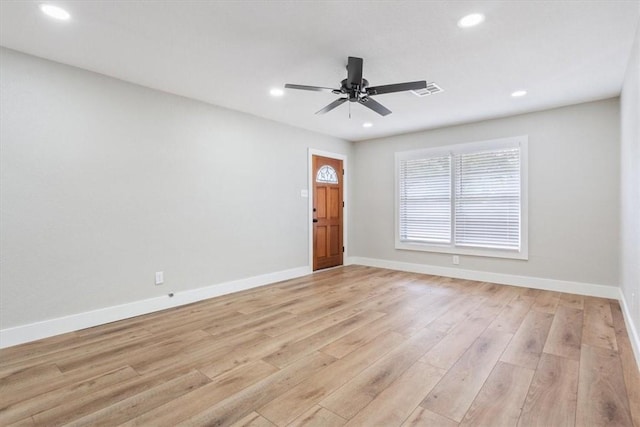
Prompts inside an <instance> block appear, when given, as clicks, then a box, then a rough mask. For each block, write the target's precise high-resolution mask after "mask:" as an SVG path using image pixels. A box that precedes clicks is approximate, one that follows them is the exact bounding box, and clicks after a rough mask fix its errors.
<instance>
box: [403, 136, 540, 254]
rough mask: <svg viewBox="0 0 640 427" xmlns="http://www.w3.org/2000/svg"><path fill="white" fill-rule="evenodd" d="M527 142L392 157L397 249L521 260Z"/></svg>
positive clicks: (519, 140) (483, 144) (524, 235)
mask: <svg viewBox="0 0 640 427" xmlns="http://www.w3.org/2000/svg"><path fill="white" fill-rule="evenodd" d="M526 158H527V137H526V136H521V137H514V138H505V139H500V140H492V141H483V142H474V143H470V144H458V145H451V146H446V147H438V148H432V149H425V150H418V151H408V152H401V153H396V170H397V195H396V199H397V203H396V205H397V206H396V248H398V249H411V250H422V251H433V252H445V253H456V254H463V255H464V254H467V255H480V256H494V257H503V258H518V259H527V257H528V254H527V209H526V206H527V179H526V176H527V174H526V169H527V164H526Z"/></svg>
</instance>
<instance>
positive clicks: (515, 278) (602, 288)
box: [345, 257, 640, 368]
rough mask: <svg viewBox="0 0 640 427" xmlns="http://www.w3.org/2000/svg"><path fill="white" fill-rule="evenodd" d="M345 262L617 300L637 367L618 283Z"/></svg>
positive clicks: (636, 348)
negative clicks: (601, 283)
mask: <svg viewBox="0 0 640 427" xmlns="http://www.w3.org/2000/svg"><path fill="white" fill-rule="evenodd" d="M345 264H346V265H350V264H355V265H365V266H368V267H378V268H388V269H391V270H400V271H407V272H410V273H422V274H432V275H435V276H444V277H453V278H456V279H466V280H478V281H482V282H491V283H498V284H502V285H512V286H521V287H527V288H533V289H542V290H545V291H556V292H567V293H571V294H578V295H585V296H592V297H600V298H609V299H615V300H618V301H619V302H620V307H621V309H622V315H623V317H624V321H625V324H626V326H627V333H628V334H629V341H631V346H632V347H633V353H634V356H635V359H636V364H637V365H638V367H639V368H640V335H638V331H637V330H636V328H635V326H634V325H633V322H632V321H631V311H630V310H629V304H627V301H626V300H625V298H624V294H623V293H622V289H620V287H618V286H609V285H599V284H595V283H582V282H572V281H567V280H556V279H547V278H543V277H532V276H519V275H514V274H503V273H492V272H488V271H478V270H466V269H461V268H451V267H441V266H436V265H428V264H414V263H409V262H400V261H390V260H384V259H377V258H366V257H350V258H349V259H348V260H347V262H346V263H345Z"/></svg>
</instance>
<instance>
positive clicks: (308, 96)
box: [0, 0, 640, 140]
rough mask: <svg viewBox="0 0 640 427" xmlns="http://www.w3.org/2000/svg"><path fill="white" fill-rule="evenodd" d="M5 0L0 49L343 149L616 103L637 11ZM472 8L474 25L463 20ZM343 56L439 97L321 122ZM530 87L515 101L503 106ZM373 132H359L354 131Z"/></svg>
mask: <svg viewBox="0 0 640 427" xmlns="http://www.w3.org/2000/svg"><path fill="white" fill-rule="evenodd" d="M50 3H51V4H55V5H59V6H62V7H64V8H65V9H67V10H68V11H69V12H70V13H71V15H72V19H71V21H69V22H57V21H53V20H51V19H50V18H48V17H46V16H44V15H43V14H42V13H41V12H40V10H39V8H38V5H39V2H36V1H30V0H26V1H25V0H23V1H10V0H9V1H8V0H2V1H0V44H1V45H3V46H5V47H8V48H11V49H15V50H18V51H22V52H26V53H30V54H33V55H36V56H40V57H43V58H47V59H51V60H54V61H58V62H62V63H65V64H70V65H74V66H77V67H81V68H85V69H88V70H91V71H96V72H99V73H103V74H106V75H109V76H113V77H117V78H120V79H123V80H126V81H129V82H133V83H137V84H140V85H144V86H147V87H151V88H155V89H159V90H163V91H166V92H170V93H174V94H178V95H182V96H186V97H190V98H194V99H198V100H202V101H205V102H208V103H211V104H215V105H220V106H223V107H227V108H231V109H234V110H239V111H243V112H246V113H250V114H253V115H256V116H260V117H265V118H268V119H272V120H275V121H278V122H282V123H287V124H290V125H293V126H297V127H302V128H306V129H310V130H313V131H316V132H320V133H324V134H328V135H333V136H336V137H340V138H344V139H347V140H364V139H370V138H375V137H381V136H386V135H392V134H398V133H405V132H411V131H416V130H421V129H428V128H434V127H440V126H445V125H450V124H455V123H461V122H468V121H475V120H482V119H487V118H492V117H501V116H506V115H512V114H517V113H523V112H527V111H534V110H540V109H546V108H552V107H556V106H561V105H567V104H573V103H579V102H585V101H590V100H595V99H602V98H607V97H612V96H616V95H618V94H619V93H620V88H621V86H622V80H623V75H624V71H625V68H626V64H627V60H628V58H629V56H630V53H631V46H632V42H633V36H634V34H635V31H636V28H637V26H638V22H639V16H640V15H639V11H640V2H638V1H636V0H633V1H614V0H608V1H591V0H588V1H559V0H558V1H517V0H513V1H423V2H420V1H407V2H405V1H340V2H338V1H314V2H307V1H297V2H294V1H228V2H227V1H202V0H200V1H189V0H182V1H177V0H175V1H169V0H164V1H159V0H158V1H137V0H127V1H99V0H93V1H57V0H52V1H51V2H50ZM472 12H480V13H483V14H484V15H485V16H486V20H485V22H484V23H483V24H481V25H480V26H477V27H474V28H468V29H461V28H458V26H457V25H456V22H457V21H458V19H459V18H460V17H462V16H464V15H466V14H468V13H472ZM347 56H359V57H362V58H364V77H365V78H366V79H368V80H369V82H370V83H371V85H383V84H390V83H397V82H404V81H412V80H423V79H424V80H427V81H429V82H436V83H437V84H438V85H440V86H441V87H442V88H443V89H444V92H443V93H439V94H436V95H432V96H427V97H424V98H419V97H417V96H415V95H413V94H412V93H409V92H407V93H397V94H388V95H380V96H377V97H376V100H377V101H379V102H381V103H382V104H384V105H385V106H386V107H388V108H389V109H391V110H392V111H393V114H391V115H389V116H387V117H381V116H378V115H376V114H375V113H373V112H372V111H370V110H368V109H366V108H364V107H362V106H360V105H352V106H351V119H349V114H348V110H349V105H348V104H349V103H346V104H344V105H342V106H341V107H339V108H337V109H335V110H333V111H331V112H330V113H328V114H326V115H322V116H316V115H315V114H314V112H315V111H317V110H319V109H320V108H322V107H324V106H325V105H326V104H328V103H330V102H331V101H333V100H334V99H335V98H336V96H335V95H333V94H331V93H321V92H306V91H293V90H288V91H286V92H285V95H284V96H283V97H281V98H273V97H271V96H270V95H269V89H270V88H272V87H282V86H283V85H284V84H285V83H298V84H306V85H318V86H328V87H338V86H339V82H340V80H342V79H344V78H345V77H346V70H345V65H346V60H347ZM516 89H526V90H527V91H528V95H527V96H526V97H523V98H511V97H510V95H509V94H510V93H511V92H512V91H514V90H516ZM365 121H369V122H372V123H373V127H371V128H366V129H365V128H363V127H362V123H363V122H365Z"/></svg>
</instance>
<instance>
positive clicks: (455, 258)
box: [453, 255, 460, 265]
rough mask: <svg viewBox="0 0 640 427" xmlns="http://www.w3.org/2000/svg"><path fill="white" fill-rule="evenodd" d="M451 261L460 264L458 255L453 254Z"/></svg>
mask: <svg viewBox="0 0 640 427" xmlns="http://www.w3.org/2000/svg"><path fill="white" fill-rule="evenodd" d="M453 263H454V264H455V265H458V264H460V257H459V256H458V255H454V256H453Z"/></svg>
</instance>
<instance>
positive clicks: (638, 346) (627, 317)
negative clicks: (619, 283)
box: [619, 289, 640, 370]
mask: <svg viewBox="0 0 640 427" xmlns="http://www.w3.org/2000/svg"><path fill="white" fill-rule="evenodd" d="M619 300H620V308H621V309H622V317H624V323H625V325H626V326H627V333H628V334H629V341H631V347H632V349H633V355H634V356H635V358H636V364H637V365H638V370H640V335H638V330H637V329H636V327H635V325H634V324H633V321H632V320H631V310H630V305H629V304H627V300H626V298H625V297H624V293H623V292H622V289H620V296H619Z"/></svg>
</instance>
